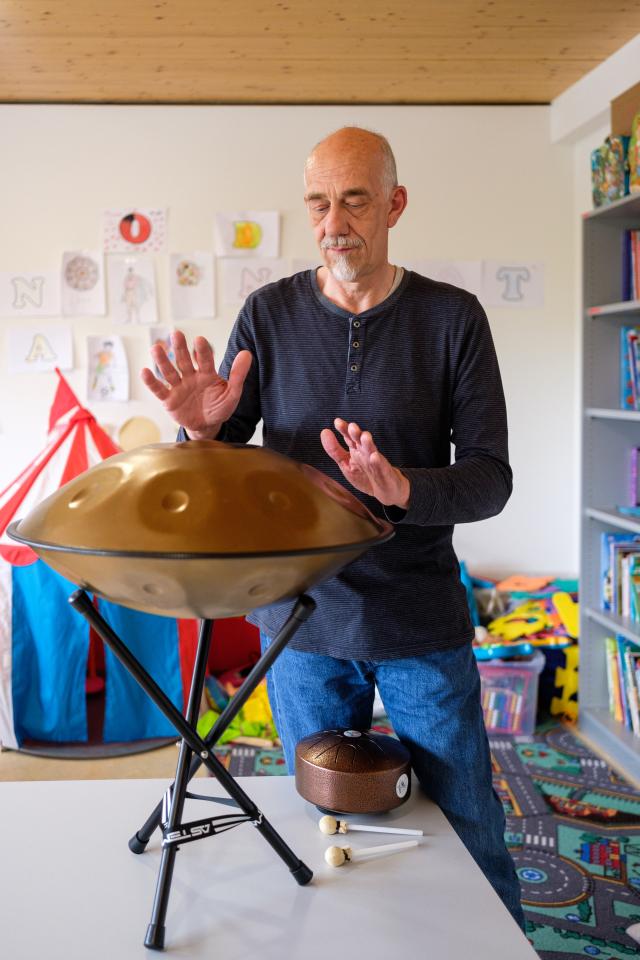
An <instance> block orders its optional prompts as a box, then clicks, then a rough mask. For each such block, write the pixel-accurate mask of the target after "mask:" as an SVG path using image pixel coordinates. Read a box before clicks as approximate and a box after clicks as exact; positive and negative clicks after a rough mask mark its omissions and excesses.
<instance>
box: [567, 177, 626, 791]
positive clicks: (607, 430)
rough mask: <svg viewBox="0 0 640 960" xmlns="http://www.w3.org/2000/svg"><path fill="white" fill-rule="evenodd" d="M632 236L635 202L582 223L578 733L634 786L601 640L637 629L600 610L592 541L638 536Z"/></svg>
mask: <svg viewBox="0 0 640 960" xmlns="http://www.w3.org/2000/svg"><path fill="white" fill-rule="evenodd" d="M630 228H640V195H635V196H633V197H626V198H625V199H624V200H619V201H617V202H616V203H613V204H611V205H610V206H606V207H601V208H599V209H597V210H593V211H591V212H590V213H588V214H586V215H585V217H584V220H583V299H584V310H583V321H582V323H583V408H582V409H583V418H582V490H581V542H580V600H581V617H580V619H581V623H580V648H581V649H580V711H579V726H580V729H581V730H582V731H583V732H584V734H585V736H587V737H588V738H589V739H590V740H591V741H592V742H593V743H594V744H595V745H596V746H599V747H600V748H601V749H602V750H603V751H604V752H605V753H607V754H608V756H609V757H610V758H611V759H612V760H613V761H614V762H615V763H617V764H618V765H619V766H620V767H622V768H623V769H624V770H626V771H628V773H629V774H630V775H631V776H632V777H634V778H635V779H640V737H635V736H633V734H632V733H631V732H630V731H629V730H626V729H625V727H624V726H623V725H622V724H621V723H618V722H617V721H615V720H613V718H612V717H610V716H609V707H608V703H609V696H608V691H607V675H606V663H605V646H604V638H605V637H606V636H614V635H615V634H616V633H619V634H621V635H623V636H625V637H627V639H629V640H632V641H634V642H635V643H638V644H639V645H640V625H638V624H634V623H632V622H631V621H629V620H628V619H626V618H623V617H616V616H613V615H611V614H610V613H608V612H605V611H603V610H601V609H600V606H601V604H600V587H601V584H600V577H601V574H600V542H601V540H600V538H601V534H602V533H603V532H605V531H611V532H615V531H618V530H627V531H630V532H633V533H640V518H638V517H632V516H628V515H625V514H622V513H620V512H619V511H618V510H616V505H618V504H626V503H628V482H629V457H630V450H631V448H632V447H635V446H640V412H637V411H629V410H621V409H620V398H619V394H620V390H619V384H620V363H619V351H620V328H621V327H623V326H627V325H638V326H640V301H638V300H632V301H626V302H620V295H621V284H622V234H623V232H624V231H625V230H628V229H630Z"/></svg>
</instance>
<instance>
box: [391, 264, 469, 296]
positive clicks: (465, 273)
mask: <svg viewBox="0 0 640 960" xmlns="http://www.w3.org/2000/svg"><path fill="white" fill-rule="evenodd" d="M402 266H403V267H406V268H407V270H415V272H416V273H419V274H421V275H422V276H423V277H429V278H430V279H431V280H437V281H438V282H439V283H450V284H452V285H453V286H454V287H462V289H463V290H468V291H469V293H473V294H475V295H476V296H477V297H480V296H481V295H482V260H407V261H404V260H403V261H402Z"/></svg>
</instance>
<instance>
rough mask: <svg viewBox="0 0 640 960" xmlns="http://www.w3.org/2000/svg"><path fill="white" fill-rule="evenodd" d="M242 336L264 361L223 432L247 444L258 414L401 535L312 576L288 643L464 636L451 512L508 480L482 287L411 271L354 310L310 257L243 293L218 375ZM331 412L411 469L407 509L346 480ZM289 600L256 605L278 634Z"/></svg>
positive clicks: (389, 645)
mask: <svg viewBox="0 0 640 960" xmlns="http://www.w3.org/2000/svg"><path fill="white" fill-rule="evenodd" d="M242 349H245V350H250V351H251V353H252V354H253V358H254V361H253V363H252V366H251V370H250V372H249V375H248V377H247V380H246V382H245V386H244V390H243V394H242V398H241V401H240V404H239V406H238V408H237V410H236V412H235V413H234V415H233V417H232V418H231V419H230V420H229V421H228V422H227V423H226V424H225V425H224V427H223V429H222V432H221V433H220V434H219V439H221V440H225V441H228V442H233V443H247V442H248V441H249V440H250V438H251V437H252V435H253V433H254V430H255V427H256V425H257V424H258V422H259V421H260V420H261V419H262V421H263V443H264V446H266V447H269V448H271V449H272V450H276V451H278V452H279V453H283V454H286V455H287V456H289V457H292V458H293V459H294V460H299V461H302V462H304V463H308V464H311V466H313V467H316V468H317V469H319V470H322V471H323V472H324V473H326V474H328V475H329V476H330V477H333V479H335V480H337V481H338V482H339V483H342V484H343V485H344V486H347V487H348V488H349V489H351V490H352V492H353V493H355V495H356V496H358V497H359V498H360V499H361V500H362V502H363V503H365V504H366V506H367V507H368V508H369V509H370V510H371V511H372V512H373V513H375V514H377V515H378V516H385V515H386V516H387V518H388V519H389V520H391V521H393V522H394V523H395V524H396V533H395V536H394V537H393V538H392V539H391V540H389V541H388V542H386V543H383V544H380V545H378V546H376V547H373V548H371V549H370V550H369V551H368V552H367V553H365V554H364V555H363V556H362V557H360V558H359V559H357V560H355V561H354V562H353V563H351V564H349V566H347V567H345V568H344V569H343V570H341V571H340V572H339V573H338V574H337V575H336V576H334V577H332V578H331V579H330V580H327V581H325V582H324V583H322V584H319V585H318V586H316V587H315V588H314V589H312V590H310V591H309V593H310V594H311V595H312V596H313V597H314V599H315V600H316V601H317V604H318V607H317V610H316V611H315V613H314V614H313V615H312V616H311V618H310V619H309V620H308V621H307V623H305V624H304V625H303V626H302V627H301V628H300V629H299V630H298V632H297V634H296V635H295V637H294V639H293V640H292V641H291V646H292V647H293V648H295V649H297V650H305V651H310V652H316V653H323V654H327V655H329V656H333V657H341V658H348V659H359V660H367V659H369V660H375V659H388V658H393V657H408V656H417V655H419V654H423V653H428V652H429V651H432V650H443V649H447V648H452V647H456V646H459V645H461V644H463V643H465V642H469V640H470V639H471V638H472V637H473V627H472V624H471V619H470V616H469V611H468V607H467V602H466V596H465V591H464V588H463V586H462V584H461V582H460V575H459V565H458V561H457V558H456V556H455V553H454V550H453V546H452V542H451V541H452V535H453V526H454V524H455V523H468V522H472V521H476V520H482V519H485V518H487V517H491V516H493V515H495V514H497V513H499V512H500V511H501V510H502V508H503V507H504V505H505V503H506V502H507V500H508V498H509V496H510V493H511V479H512V478H511V469H510V467H509V461H508V449H507V419H506V410H505V402H504V394H503V390H502V383H501V379H500V371H499V368H498V362H497V359H496V354H495V350H494V346H493V341H492V338H491V332H490V330H489V324H488V321H487V317H486V315H485V312H484V310H483V309H482V307H481V306H480V304H479V303H478V300H477V299H476V297H474V296H473V295H472V294H470V293H468V292H466V291H464V290H461V289H459V288H458V287H454V286H451V285H449V284H445V283H437V282H435V281H433V280H429V279H427V278H425V277H422V276H420V275H419V274H416V273H413V272H411V271H406V272H405V275H404V277H403V279H402V281H401V283H400V285H399V286H398V288H397V289H396V290H395V291H394V293H392V294H391V296H390V297H388V298H387V299H386V300H384V301H383V302H382V303H380V304H378V305H377V306H375V307H372V308H371V309H370V310H366V311H365V312H364V313H360V314H357V315H353V314H350V313H349V312H348V311H346V310H343V309H342V308H341V307H339V306H337V305H336V304H335V303H333V302H332V301H330V300H328V299H327V298H326V297H325V296H324V295H323V294H322V292H321V291H320V289H319V287H318V284H317V280H316V273H315V270H309V271H306V272H303V273H298V274H295V275H294V276H292V277H288V278H286V279H284V280H280V281H278V282H277V283H273V284H269V285H268V286H266V287H262V288H261V289H260V290H257V291H256V292H255V293H253V294H251V295H250V296H249V297H248V298H247V301H246V303H245V304H244V306H243V308H242V310H241V312H240V315H239V316H238V319H237V321H236V324H235V326H234V329H233V331H232V333H231V337H230V339H229V344H228V347H227V351H226V354H225V358H224V361H223V363H222V364H221V366H220V372H221V375H222V376H225V377H226V376H228V373H229V369H230V367H231V363H232V361H233V359H234V357H235V356H236V354H237V353H238V351H239V350H242ZM335 417H342V418H343V419H344V420H347V421H355V422H356V423H358V424H359V425H360V426H361V427H362V429H364V430H370V431H371V433H372V435H373V438H374V441H375V443H376V444H377V446H378V449H379V450H380V451H381V452H382V453H383V454H384V456H385V457H387V458H388V460H389V461H390V462H391V463H392V464H393V465H394V466H397V467H400V468H401V469H402V471H403V472H404V473H405V474H406V476H407V477H408V478H409V480H410V482H411V494H410V501H409V507H408V510H407V511H406V512H405V511H403V510H400V509H399V508H393V507H390V508H387V510H386V514H385V508H384V507H383V506H382V505H381V504H380V503H379V502H378V501H377V500H375V499H373V498H371V497H368V496H365V495H364V494H360V493H358V491H355V490H353V488H351V487H349V485H348V484H347V482H346V480H345V479H344V477H343V476H342V474H341V472H340V470H339V468H338V467H337V465H336V464H334V462H333V460H331V458H330V457H328V456H327V454H326V453H325V452H324V450H323V448H322V445H321V443H320V431H321V430H322V429H323V427H332V426H333V420H334V418H335ZM181 436H183V437H184V433H182V431H181ZM451 444H453V445H454V447H455V463H454V464H451V457H450V453H451ZM291 606H292V605H291V602H290V601H287V602H285V603H279V604H275V605H273V606H269V607H263V608H261V609H259V610H256V611H253V613H252V614H251V615H250V616H249V617H248V619H249V620H250V621H251V622H253V623H255V624H257V625H258V626H259V627H260V628H261V629H262V630H264V631H265V632H266V633H267V634H269V635H270V636H273V635H274V634H275V633H276V632H277V630H278V629H279V628H280V626H281V625H282V623H283V622H284V620H285V619H286V616H287V615H288V613H289V611H290V609H291Z"/></svg>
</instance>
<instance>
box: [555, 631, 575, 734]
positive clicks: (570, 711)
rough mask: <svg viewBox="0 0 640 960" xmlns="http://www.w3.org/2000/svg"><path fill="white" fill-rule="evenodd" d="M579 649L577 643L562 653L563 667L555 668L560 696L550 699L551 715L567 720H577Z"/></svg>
mask: <svg viewBox="0 0 640 960" xmlns="http://www.w3.org/2000/svg"><path fill="white" fill-rule="evenodd" d="M579 651H580V648H579V646H578V644H577V643H574V644H572V646H570V647H567V649H566V650H565V651H564V655H565V662H566V666H565V667H556V680H555V684H556V687H558V689H559V690H560V691H561V692H560V696H558V697H552V698H551V708H550V709H551V713H552V714H553V715H554V716H563V717H566V719H567V720H574V721H575V720H577V719H578V661H579V656H580V653H579Z"/></svg>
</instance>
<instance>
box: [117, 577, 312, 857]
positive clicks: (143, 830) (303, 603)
mask: <svg viewBox="0 0 640 960" xmlns="http://www.w3.org/2000/svg"><path fill="white" fill-rule="evenodd" d="M315 607H316V605H315V601H314V600H312V599H311V597H307V596H306V595H304V594H303V595H302V596H301V597H299V599H298V601H297V603H296V605H295V606H294V608H293V610H292V612H291V615H290V616H289V618H288V619H287V621H286V622H285V623H284V625H283V626H282V629H281V630H280V631H279V632H278V634H277V635H276V636H275V637H274V639H273V640H272V642H271V643H270V644H269V648H268V650H267V651H266V653H265V654H263V656H262V657H261V658H260V660H258V662H257V663H256V665H255V666H254V668H253V670H252V671H251V673H250V674H249V676H248V677H247V678H246V680H245V681H244V683H243V684H242V686H241V687H240V689H239V690H238V692H237V693H236V694H235V696H234V697H233V698H232V700H230V702H229V703H228V704H227V706H226V707H225V709H224V710H223V712H222V713H221V714H220V716H219V717H218V719H217V720H216V722H215V724H214V725H213V727H212V728H211V730H210V731H209V733H208V734H207V736H206V737H205V741H204V742H205V743H206V745H207V748H208V749H211V748H212V747H213V746H214V745H215V744H216V743H217V741H218V740H219V738H220V737H221V736H222V733H223V732H224V731H225V730H226V729H227V727H228V726H229V724H230V723H231V721H232V720H233V718H234V717H235V716H236V715H237V713H238V711H239V710H240V709H241V708H242V707H243V705H244V703H245V702H246V700H247V699H248V698H249V696H250V695H251V694H252V693H253V691H254V690H255V688H256V687H257V686H258V684H259V683H260V681H261V680H262V679H263V677H264V676H265V675H266V673H267V670H268V669H269V667H270V666H271V664H272V663H273V661H274V660H275V659H276V658H277V657H278V655H279V654H280V652H281V651H282V649H283V648H284V647H285V646H286V645H287V643H288V642H289V640H290V639H291V637H292V636H293V635H294V633H295V632H296V631H297V629H298V627H300V626H301V624H303V623H304V622H305V620H307V619H308V618H309V617H310V616H311V614H312V613H313V611H314V610H315ZM202 762H203V761H202V759H201V758H200V756H198V754H194V756H193V757H192V758H191V766H190V769H189V779H191V778H192V777H193V776H195V773H196V771H197V770H198V769H199V767H200V765H201V764H202ZM216 776H217V775H216ZM218 779H219V778H218ZM161 816H162V801H160V803H159V804H158V805H157V807H156V808H155V809H154V810H153V811H152V813H151V814H150V816H149V817H148V818H147V820H146V821H145V823H144V824H143V825H142V826H141V827H140V829H139V830H138V831H137V832H136V833H134V835H133V836H132V837H131V839H130V840H129V849H130V850H131V851H132V852H133V853H143V852H144V849H145V847H146V846H147V844H148V842H149V839H150V838H151V835H152V833H153V831H154V830H155V829H156V828H157V827H158V826H159V825H160V820H161Z"/></svg>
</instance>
